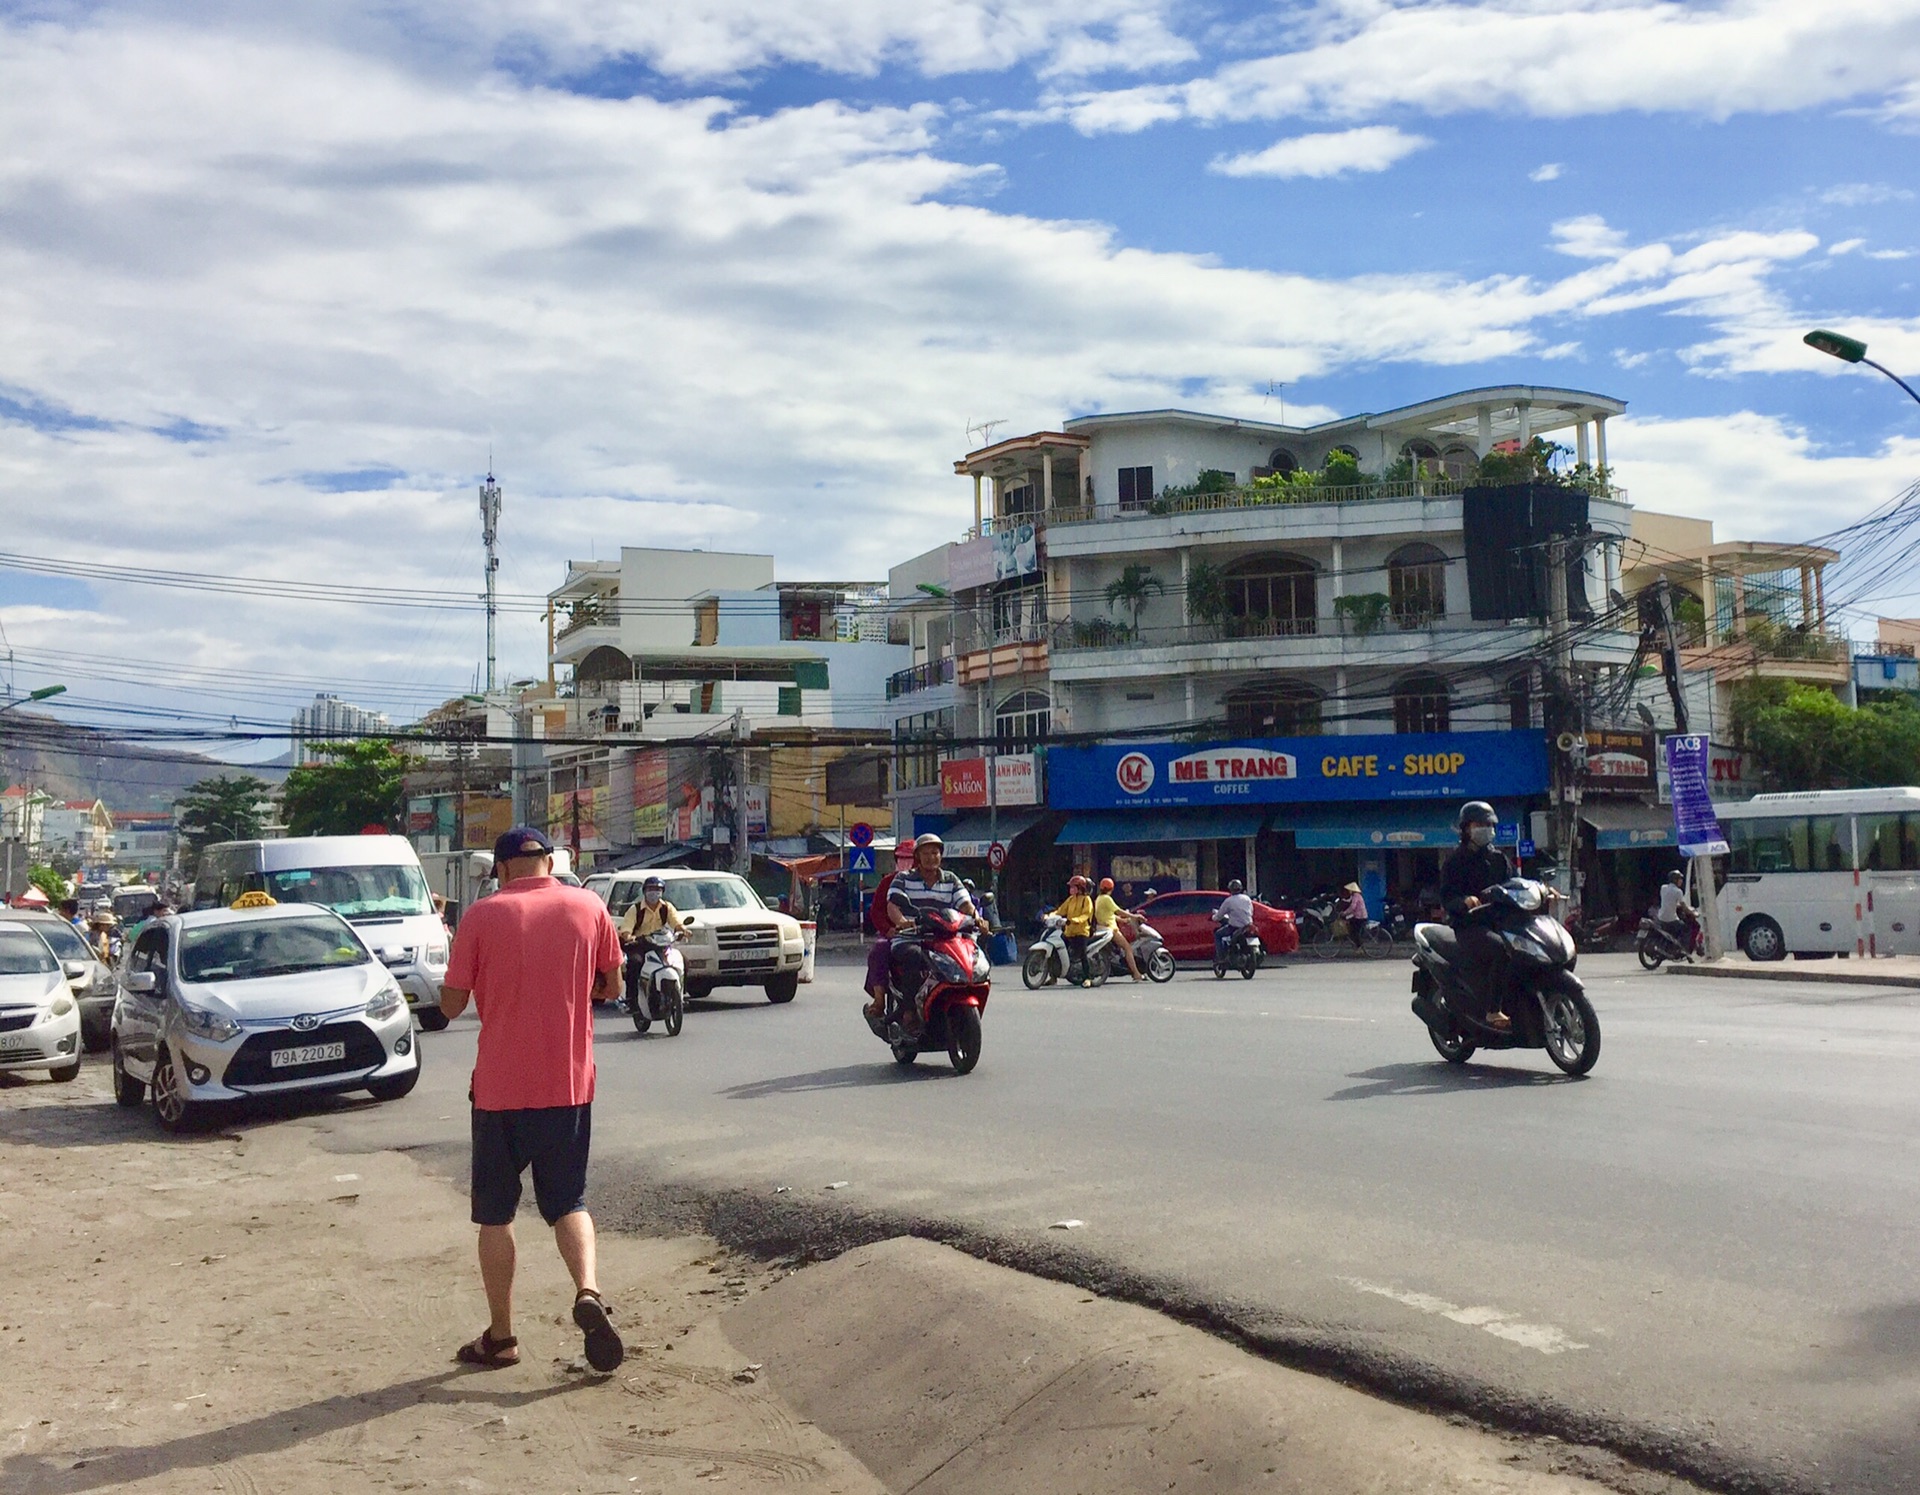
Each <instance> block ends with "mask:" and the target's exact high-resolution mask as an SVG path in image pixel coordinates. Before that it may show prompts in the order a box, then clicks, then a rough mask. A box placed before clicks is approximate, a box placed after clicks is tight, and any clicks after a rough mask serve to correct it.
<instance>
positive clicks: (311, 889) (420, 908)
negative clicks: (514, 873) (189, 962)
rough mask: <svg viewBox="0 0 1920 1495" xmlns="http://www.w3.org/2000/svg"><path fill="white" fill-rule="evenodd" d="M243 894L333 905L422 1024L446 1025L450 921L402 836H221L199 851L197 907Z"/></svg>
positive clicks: (224, 903)
mask: <svg viewBox="0 0 1920 1495" xmlns="http://www.w3.org/2000/svg"><path fill="white" fill-rule="evenodd" d="M489 865H491V864H489ZM243 893H266V894H268V895H269V896H270V897H272V898H275V899H277V900H279V901H280V902H281V903H313V904H319V905H320V906H321V907H323V908H330V909H332V910H333V911H334V912H335V913H336V914H338V915H340V917H341V918H343V919H345V920H346V921H347V922H348V923H349V924H351V925H352V926H353V927H354V929H355V930H356V931H357V932H358V933H359V934H360V936H361V938H362V939H364V940H365V941H366V942H367V946H368V948H369V949H371V950H372V951H373V953H374V954H375V955H377V956H379V957H380V959H381V960H382V961H383V962H385V964H386V966H387V969H389V970H390V971H392V972H393V979H394V980H395V981H397V982H399V983H400V989H401V991H402V992H404V993H405V994H406V999H407V1005H408V1006H409V1007H411V1008H413V1009H414V1011H415V1012H416V1013H418V1014H419V1017H420V1026H421V1027H423V1028H425V1029H427V1030H428V1031H430V1032H432V1031H437V1030H439V1029H441V1028H444V1027H446V1025H447V1020H446V1018H445V1017H444V1016H443V1015H442V1014H441V1011H440V985H441V983H442V982H444V981H445V980H446V979H447V954H448V950H449V946H450V941H449V939H448V936H447V926H446V925H445V924H444V923H443V922H442V921H441V918H440V915H439V914H438V913H437V912H435V911H434V907H433V899H432V897H431V895H430V893H429V890H428V888H427V879H426V875H425V874H424V873H423V872H422V871H421V870H420V858H419V857H418V855H416V854H415V852H414V849H413V847H412V845H411V844H409V843H408V841H407V840H406V838H405V837H403V836H292V837H288V838H287V839H286V840H283V841H222V842H220V843H218V844H216V845H213V846H209V847H207V848H206V849H205V850H204V851H202V852H201V853H200V871H199V875H198V876H197V877H196V878H195V879H194V885H193V900H194V901H193V906H194V907H195V908H196V909H209V908H226V907H229V906H230V905H231V904H232V903H233V902H234V901H235V900H236V899H237V898H239V897H240V895H241V894H243Z"/></svg>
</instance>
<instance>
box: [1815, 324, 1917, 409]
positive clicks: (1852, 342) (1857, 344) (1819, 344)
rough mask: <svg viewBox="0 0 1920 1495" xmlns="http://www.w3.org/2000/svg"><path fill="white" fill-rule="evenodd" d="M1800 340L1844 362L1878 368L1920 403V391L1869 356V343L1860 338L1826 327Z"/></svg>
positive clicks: (1914, 400) (1915, 401)
mask: <svg viewBox="0 0 1920 1495" xmlns="http://www.w3.org/2000/svg"><path fill="white" fill-rule="evenodd" d="M1800 341H1801V342H1803V343H1805V344H1806V345H1807V346H1808V347H1809V348H1812V349H1814V350H1815V351H1816V352H1819V353H1824V354H1826V355H1827V356H1828V357H1829V358H1837V359H1839V360H1840V361H1841V362H1842V363H1864V364H1865V365H1866V366H1867V367H1868V368H1870V369H1878V370H1879V371H1880V372H1881V373H1883V374H1885V375H1886V376H1887V377H1888V378H1889V379H1891V380H1893V382H1894V383H1895V384H1897V385H1899V386H1900V387H1901V388H1902V389H1904V390H1905V391H1906V392H1907V394H1908V395H1909V396H1911V398H1912V400H1913V402H1914V404H1916V405H1920V393H1916V392H1915V391H1914V387H1913V386H1912V385H1911V384H1909V383H1907V381H1906V380H1905V379H1902V378H1901V377H1900V376H1899V375H1898V374H1896V373H1894V371H1893V370H1892V369H1890V368H1888V367H1887V366H1886V365H1885V364H1880V363H1875V362H1874V361H1873V360H1872V359H1871V358H1869V357H1867V345H1866V344H1865V343H1863V342H1861V341H1860V339H1859V338H1857V337H1848V336H1847V335H1846V334H1845V333H1842V332H1828V331H1826V330H1825V329H1824V328H1817V329H1815V330H1814V331H1812V332H1809V333H1808V334H1807V335H1806V336H1805V337H1803V338H1801V339H1800Z"/></svg>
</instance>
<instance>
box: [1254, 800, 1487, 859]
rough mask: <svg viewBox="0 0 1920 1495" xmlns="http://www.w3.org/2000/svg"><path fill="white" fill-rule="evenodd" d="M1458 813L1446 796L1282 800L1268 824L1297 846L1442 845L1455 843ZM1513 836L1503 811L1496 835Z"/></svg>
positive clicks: (1381, 848)
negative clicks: (1350, 802) (1288, 802)
mask: <svg viewBox="0 0 1920 1495" xmlns="http://www.w3.org/2000/svg"><path fill="white" fill-rule="evenodd" d="M1458 813H1459V806H1458V805H1457V804H1455V803H1454V802H1453V801H1451V800H1403V801H1399V802H1388V803H1385V804H1360V805H1286V806H1282V807H1281V808H1280V809H1279V810H1277V811H1275V812H1274V816H1273V823H1272V827H1271V828H1272V829H1274V830H1276V831H1291V832H1292V833H1293V844H1294V845H1295V846H1297V847H1298V848H1300V850H1302V851H1417V850H1423V849H1429V848H1431V849H1442V850H1443V849H1448V848H1451V847H1453V846H1456V845H1458V844H1459V841H1460V832H1459V830H1458V828H1457V827H1456V824H1455V818H1454V817H1455V816H1456V815H1457V814H1458ZM1518 837H1519V826H1518V824H1517V823H1516V821H1515V820H1514V819H1512V818H1510V817H1508V816H1506V815H1503V816H1502V818H1501V823H1500V831H1499V834H1498V837H1497V839H1498V840H1499V841H1500V842H1501V843H1502V844H1504V845H1511V844H1512V843H1513V842H1514V841H1515V840H1517V839H1518Z"/></svg>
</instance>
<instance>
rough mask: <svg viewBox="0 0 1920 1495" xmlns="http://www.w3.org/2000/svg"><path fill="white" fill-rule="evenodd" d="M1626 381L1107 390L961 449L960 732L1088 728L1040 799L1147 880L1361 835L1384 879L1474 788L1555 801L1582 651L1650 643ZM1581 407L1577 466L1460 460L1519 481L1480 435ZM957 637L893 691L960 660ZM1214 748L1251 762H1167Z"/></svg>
mask: <svg viewBox="0 0 1920 1495" xmlns="http://www.w3.org/2000/svg"><path fill="white" fill-rule="evenodd" d="M1623 408H1624V406H1623V404H1622V402H1620V401H1618V400H1614V399H1610V398H1608V397H1606V396H1604V395H1597V394H1591V393H1587V392H1583V391H1579V390H1565V389H1549V388H1537V387H1531V386H1502V387H1497V388H1489V389H1477V390H1469V391H1466V392H1464V393H1461V394H1456V395H1450V396H1447V397H1444V398H1441V399H1436V400H1430V401H1426V402H1423V403H1421V404H1418V405H1414V406H1409V407H1405V408H1401V409H1395V410H1388V411H1384V412H1380V413H1376V414H1363V415H1354V416H1348V417H1343V418H1341V419H1339V420H1334V421H1328V422H1325V423H1322V424H1318V425H1313V426H1306V427H1301V426H1291V425H1286V424H1281V423H1270V422H1263V421H1251V420H1242V419H1234V418H1230V417H1223V416H1214V415H1205V414H1199V413H1195V412H1191V411H1182V410H1157V411H1145V412H1139V413H1133V414H1113V415H1094V416H1086V417H1081V418H1078V419H1074V420H1070V421H1068V422H1066V423H1065V424H1064V426H1063V427H1062V428H1061V429H1060V430H1057V431H1042V432H1036V433H1033V434H1031V435H1026V436H1019V437H1015V438H1013V439H1011V440H1007V441H1001V442H996V443H995V444H993V445H991V446H988V447H985V448H982V449H981V450H978V451H974V452H970V453H968V454H967V455H966V456H965V457H964V458H962V459H961V460H960V461H958V462H956V463H955V471H956V472H958V473H960V474H963V475H965V476H968V477H970V478H972V480H973V490H974V502H975V527H974V529H973V530H972V531H971V532H970V533H969V535H968V537H967V539H966V540H965V541H964V542H963V543H961V544H959V545H956V546H954V547H952V549H951V550H950V551H948V553H947V568H948V582H947V585H946V588H945V590H946V592H947V594H948V596H949V598H950V607H951V628H952V645H951V653H952V656H953V664H952V677H953V679H952V686H951V689H952V692H953V703H952V709H953V711H954V713H955V720H956V734H955V735H956V737H958V738H959V739H961V740H962V741H965V740H967V739H972V740H974V741H979V742H988V741H991V742H993V743H994V744H995V745H996V747H997V750H999V751H1003V752H1011V753H1017V752H1019V751H1020V750H1022V749H1024V748H1027V747H1029V746H1031V745H1033V744H1035V743H1038V742H1041V741H1044V740H1045V739H1047V738H1048V737H1049V736H1054V737H1059V736H1063V735H1069V734H1070V735H1071V736H1072V737H1073V738H1075V739H1077V740H1078V741H1077V742H1076V745H1075V746H1073V747H1070V748H1060V747H1055V748H1054V749H1053V750H1051V751H1049V752H1048V753H1047V754H1046V758H1047V763H1046V767H1045V770H1044V777H1045V780H1046V784H1045V789H1044V799H1045V801H1046V803H1047V805H1049V806H1051V807H1052V808H1053V809H1055V810H1059V811H1068V812H1074V813H1072V814H1071V815H1070V818H1069V819H1068V820H1067V822H1066V823H1065V824H1064V825H1062V826H1060V827H1059V828H1058V835H1057V837H1056V839H1057V840H1058V841H1059V842H1060V843H1061V844H1063V845H1066V846H1069V847H1072V848H1073V856H1074V859H1075V861H1076V862H1077V863H1078V864H1079V865H1082V866H1088V867H1091V868H1093V869H1095V870H1101V871H1105V870H1112V871H1113V873H1114V875H1115V876H1116V877H1121V878H1122V880H1125V881H1132V882H1135V883H1136V885H1138V884H1140V883H1143V882H1152V883H1154V884H1155V885H1156V886H1158V887H1161V888H1165V887H1167V886H1169V885H1173V886H1180V885H1185V886H1192V885H1194V884H1195V883H1196V882H1197V883H1199V884H1201V885H1206V886H1217V885H1219V883H1221V882H1223V881H1224V880H1226V879H1227V878H1229V877H1233V876H1242V877H1245V878H1247V879H1248V881H1249V882H1252V883H1255V884H1256V885H1259V886H1263V887H1266V888H1269V889H1274V890H1276V891H1278V890H1282V889H1284V890H1288V891H1300V890H1303V889H1304V888H1305V887H1306V886H1308V885H1311V884H1313V883H1315V882H1318V881H1322V880H1326V879H1330V878H1333V877H1336V876H1337V877H1340V878H1341V879H1342V880H1344V878H1345V877H1347V876H1351V875H1353V873H1354V870H1355V869H1356V866H1357V868H1358V870H1359V871H1360V872H1362V873H1363V874H1365V877H1364V879H1363V880H1364V881H1366V882H1367V884H1368V886H1369V890H1370V892H1377V891H1378V890H1379V889H1381V888H1382V887H1387V888H1392V887H1404V886H1410V885H1411V884H1412V883H1414V882H1415V881H1417V880H1418V878H1419V877H1420V876H1422V875H1424V874H1425V873H1427V872H1429V871H1430V870H1431V862H1432V857H1431V856H1429V857H1427V858H1425V859H1418V858H1410V857H1406V856H1402V857H1399V858H1398V859H1396V858H1395V857H1394V855H1393V853H1395V852H1396V851H1403V850H1404V851H1407V852H1412V851H1415V850H1418V849H1421V848H1433V849H1435V850H1437V849H1439V848H1441V847H1443V846H1444V845H1446V844H1449V843H1450V842H1451V841H1452V839H1453V833H1452V830H1451V819H1452V815H1453V812H1454V810H1455V808H1456V807H1457V802H1458V800H1459V799H1460V798H1461V797H1464V796H1466V795H1479V796H1483V797H1493V798H1496V799H1497V802H1498V803H1499V806H1500V808H1501V809H1502V811H1503V814H1506V815H1510V816H1512V817H1513V821H1514V823H1516V824H1518V823H1519V822H1520V821H1521V818H1522V815H1523V812H1525V811H1526V810H1528V809H1530V808H1534V807H1537V806H1539V805H1541V804H1543V803H1544V799H1543V792H1544V791H1545V790H1546V788H1547V782H1546V775H1547V765H1546V758H1545V751H1544V747H1543V744H1542V739H1541V734H1542V731H1543V729H1544V728H1546V727H1548V726H1553V725H1556V723H1554V722H1552V721H1550V720H1549V715H1550V713H1551V710H1552V704H1553V701H1554V700H1555V699H1561V698H1565V697H1566V696H1568V695H1571V694H1575V693H1576V692H1575V690H1574V688H1573V687H1572V686H1571V685H1570V684H1568V683H1567V677H1571V676H1574V675H1584V676H1588V677H1595V676H1601V675H1605V674H1606V672H1608V671H1613V670H1620V669H1622V668H1623V667H1624V666H1625V665H1626V664H1627V663H1628V662H1629V661H1630V660H1631V658H1632V655H1633V651H1634V644H1635V638H1634V623H1633V621H1632V620H1631V618H1626V617H1623V616H1621V615H1620V610H1618V609H1610V607H1609V598H1610V597H1611V596H1613V595H1616V594H1617V593H1618V589H1619V587H1620V585H1621V566H1622V560H1623V552H1624V549H1625V546H1626V542H1627V539H1628V536H1629V534H1630V533H1631V511H1630V509H1629V507H1628V504H1627V501H1626V495H1625V494H1624V493H1623V492H1621V491H1620V490H1619V489H1618V488H1616V487H1615V486H1614V485H1613V482H1612V478H1611V473H1610V471H1609V469H1608V464H1607V452H1606V423H1607V420H1608V419H1609V418H1610V417H1612V416H1614V415H1617V414H1618V413H1620V411H1621V410H1622V409H1623ZM1566 435H1570V436H1571V437H1572V441H1571V451H1570V453H1569V454H1568V455H1569V457H1570V458H1571V464H1570V465H1571V467H1572V470H1571V471H1570V472H1568V473H1565V474H1564V475H1563V476H1562V477H1561V478H1560V479H1559V480H1558V481H1556V482H1554V483H1552V484H1550V485H1544V486H1543V487H1541V488H1538V489H1529V490H1527V494H1525V495H1522V496H1521V497H1520V498H1519V499H1518V500H1517V502H1518V503H1519V505H1520V507H1519V508H1518V509H1515V508H1514V507H1513V504H1514V502H1515V501H1516V500H1514V499H1512V498H1511V497H1510V498H1508V499H1502V500H1491V501H1489V502H1487V503H1484V504H1481V505H1480V506H1479V507H1478V508H1476V509H1475V510H1474V513H1473V514H1471V515H1470V514H1469V513H1468V512H1467V508H1466V505H1465V500H1464V497H1463V495H1464V494H1465V492H1466V490H1467V489H1468V488H1470V487H1474V486H1476V484H1481V485H1487V484H1492V483H1495V482H1498V481H1500V480H1499V479H1496V478H1489V477H1486V476H1485V473H1486V472H1488V471H1490V470H1491V469H1490V468H1489V467H1483V462H1484V460H1485V459H1487V458H1489V457H1491V456H1493V455H1495V454H1496V453H1502V454H1506V453H1512V454H1514V461H1515V462H1516V463H1519V462H1522V461H1523V460H1524V458H1525V454H1526V453H1527V452H1528V451H1529V450H1532V449H1533V447H1532V444H1533V442H1534V439H1535V438H1536V437H1541V438H1552V437H1559V436H1566ZM1507 491H1509V492H1511V490H1507ZM1528 495H1532V496H1528ZM1502 504H1505V505H1506V507H1504V508H1503V507H1501V505H1502ZM1476 516H1477V517H1476ZM926 561H927V558H926V557H922V558H921V563H924V562H926ZM916 564H918V563H916ZM1561 577H1564V578H1565V582H1564V586H1563V585H1562V584H1561V582H1560V581H1559V580H1557V578H1561ZM898 593H899V589H898V588H896V603H898V602H899V600H900V598H899V595H898ZM935 657H936V655H935V653H934V652H933V651H932V650H931V649H930V650H929V652H928V655H927V657H926V658H919V657H917V658H916V660H915V665H914V668H915V669H916V670H920V669H925V670H926V671H927V674H928V678H927V679H926V680H925V681H924V682H921V681H918V680H917V679H916V680H915V682H914V683H916V684H918V685H919V686H920V688H919V689H917V690H914V691H907V692H902V693H898V694H896V695H895V698H894V700H893V702H892V706H893V709H894V713H895V718H896V721H907V720H912V719H913V718H914V717H915V716H916V715H917V714H918V712H919V708H920V707H921V706H922V704H923V702H924V703H925V704H927V705H929V706H931V705H932V704H933V703H934V701H935V700H936V697H937V696H938V693H939V692H940V691H942V690H944V689H946V688H947V685H946V681H945V679H944V670H945V666H943V665H937V664H935V663H934V662H933V661H934V659H935ZM936 675H937V676H940V677H941V678H938V679H936V678H934V676H936ZM940 709H945V708H944V707H942V708H940ZM1090 737H1092V738H1097V739H1101V740H1102V741H1103V743H1104V745H1103V746H1099V747H1090V746H1082V745H1080V744H1081V743H1084V742H1085V740H1086V739H1088V738H1090ZM1302 738H1326V739H1328V741H1327V742H1326V743H1325V744H1324V747H1318V748H1315V749H1314V750H1313V751H1312V752H1311V753H1310V754H1307V753H1303V752H1299V751H1295V752H1291V753H1282V754H1266V755H1264V758H1262V755H1258V754H1253V753H1248V754H1243V755H1238V756H1236V755H1234V754H1226V755H1224V756H1222V758H1221V760H1220V763H1219V764H1218V765H1215V766H1213V767H1209V766H1208V765H1205V764H1201V763H1198V762H1186V761H1184V760H1185V759H1186V758H1188V757H1191V756H1192V755H1191V754H1188V753H1184V752H1182V751H1177V750H1175V749H1174V748H1172V747H1168V746H1166V744H1169V743H1172V742H1175V741H1177V742H1179V743H1183V744H1185V745H1186V746H1188V747H1191V746H1193V745H1195V744H1204V743H1226V744H1234V743H1268V742H1275V741H1280V740H1293V739H1302ZM1338 738H1350V739H1352V741H1351V742H1350V743H1345V744H1343V743H1340V742H1337V741H1334V740H1332V739H1338ZM1150 742H1151V743H1156V744H1160V746H1156V747H1153V748H1151V749H1148V748H1146V747H1145V744H1147V743H1150ZM1135 743H1138V744H1141V747H1140V750H1139V751H1134V750H1133V748H1131V747H1130V746H1129V745H1130V744H1135ZM1256 759H1260V760H1261V761H1258V762H1257V761H1256ZM1122 760H1125V761H1124V764H1123V762H1122ZM1235 764H1239V768H1237V769H1236V768H1235V766H1234V765H1235ZM1436 764H1438V765H1441V766H1440V767H1439V768H1438V769H1436V767H1435V765H1436ZM1203 768H1204V769H1205V770H1206V773H1208V774H1212V773H1214V772H1215V771H1216V768H1217V771H1218V772H1222V773H1226V774H1228V776H1229V778H1232V779H1234V780H1235V782H1232V783H1228V784H1219V783H1217V781H1214V780H1211V779H1209V780H1206V781H1204V783H1202V782H1201V781H1194V780H1190V779H1185V778H1183V779H1181V780H1180V787H1179V788H1176V787H1175V784H1174V782H1172V781H1171V780H1170V778H1169V775H1170V774H1177V775H1191V774H1193V773H1196V772H1199V771H1200V770H1201V769H1203ZM1416 770H1417V771H1416ZM1143 780H1144V781H1145V782H1143ZM1283 780H1286V781H1284V782H1283ZM1309 781H1311V782H1309ZM1203 788H1204V791H1205V792H1201V791H1202V789H1203ZM1003 803H1004V801H1003ZM943 808H944V809H948V810H951V809H952V808H953V807H952V805H951V803H949V804H948V805H946V806H943ZM1003 839H1004V837H1003ZM1123 874H1124V875H1123Z"/></svg>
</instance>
